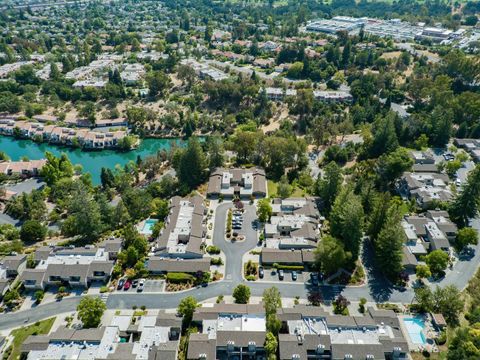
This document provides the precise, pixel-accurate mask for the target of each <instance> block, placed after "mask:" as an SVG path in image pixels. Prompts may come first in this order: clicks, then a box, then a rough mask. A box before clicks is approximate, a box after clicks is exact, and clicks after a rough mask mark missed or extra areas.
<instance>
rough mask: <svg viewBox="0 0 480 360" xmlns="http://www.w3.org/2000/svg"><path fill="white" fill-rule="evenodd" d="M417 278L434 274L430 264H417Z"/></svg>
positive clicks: (424, 277)
mask: <svg viewBox="0 0 480 360" xmlns="http://www.w3.org/2000/svg"><path fill="white" fill-rule="evenodd" d="M415 272H416V275H417V279H427V278H429V277H430V276H432V272H431V271H430V268H429V267H428V265H417V267H416V268H415Z"/></svg>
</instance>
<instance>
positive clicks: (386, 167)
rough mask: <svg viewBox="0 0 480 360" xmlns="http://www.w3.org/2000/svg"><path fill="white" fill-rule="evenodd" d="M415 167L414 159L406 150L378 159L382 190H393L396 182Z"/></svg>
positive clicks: (400, 149)
mask: <svg viewBox="0 0 480 360" xmlns="http://www.w3.org/2000/svg"><path fill="white" fill-rule="evenodd" d="M412 165H413V159H412V158H411V156H410V154H409V152H408V150H407V149H405V148H402V147H400V148H397V149H396V150H394V151H393V152H391V153H389V154H383V155H382V156H380V158H379V159H378V165H377V174H378V182H379V184H380V187H381V188H384V189H388V188H391V187H392V186H393V185H394V184H395V181H396V180H397V179H398V178H399V177H400V176H402V174H403V173H404V172H405V171H408V170H409V169H410V168H411V167H412Z"/></svg>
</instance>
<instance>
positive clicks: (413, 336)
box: [403, 317, 427, 345]
mask: <svg viewBox="0 0 480 360" xmlns="http://www.w3.org/2000/svg"><path fill="white" fill-rule="evenodd" d="M403 323H404V324H405V328H406V329H407V332H408V336H409V337H410V340H411V341H412V343H414V344H419V345H424V344H426V343H427V340H426V339H425V335H424V334H423V329H424V328H425V322H424V321H423V319H421V318H418V317H415V318H405V319H403Z"/></svg>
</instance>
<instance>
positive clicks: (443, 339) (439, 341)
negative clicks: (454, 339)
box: [435, 331, 447, 345]
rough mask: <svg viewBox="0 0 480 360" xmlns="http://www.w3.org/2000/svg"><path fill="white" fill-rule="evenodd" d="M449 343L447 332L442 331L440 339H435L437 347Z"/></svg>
mask: <svg viewBox="0 0 480 360" xmlns="http://www.w3.org/2000/svg"><path fill="white" fill-rule="evenodd" d="M446 342H447V332H446V331H442V332H441V333H440V334H439V335H438V337H437V338H436V339H435V343H436V344H437V345H444V344H445V343H446Z"/></svg>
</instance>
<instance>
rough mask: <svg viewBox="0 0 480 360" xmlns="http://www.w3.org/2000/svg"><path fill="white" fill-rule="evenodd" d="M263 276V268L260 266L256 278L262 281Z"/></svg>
mask: <svg viewBox="0 0 480 360" xmlns="http://www.w3.org/2000/svg"><path fill="white" fill-rule="evenodd" d="M264 276H265V272H264V271H263V267H262V266H260V267H259V268H258V277H259V278H260V279H263V277H264Z"/></svg>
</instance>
